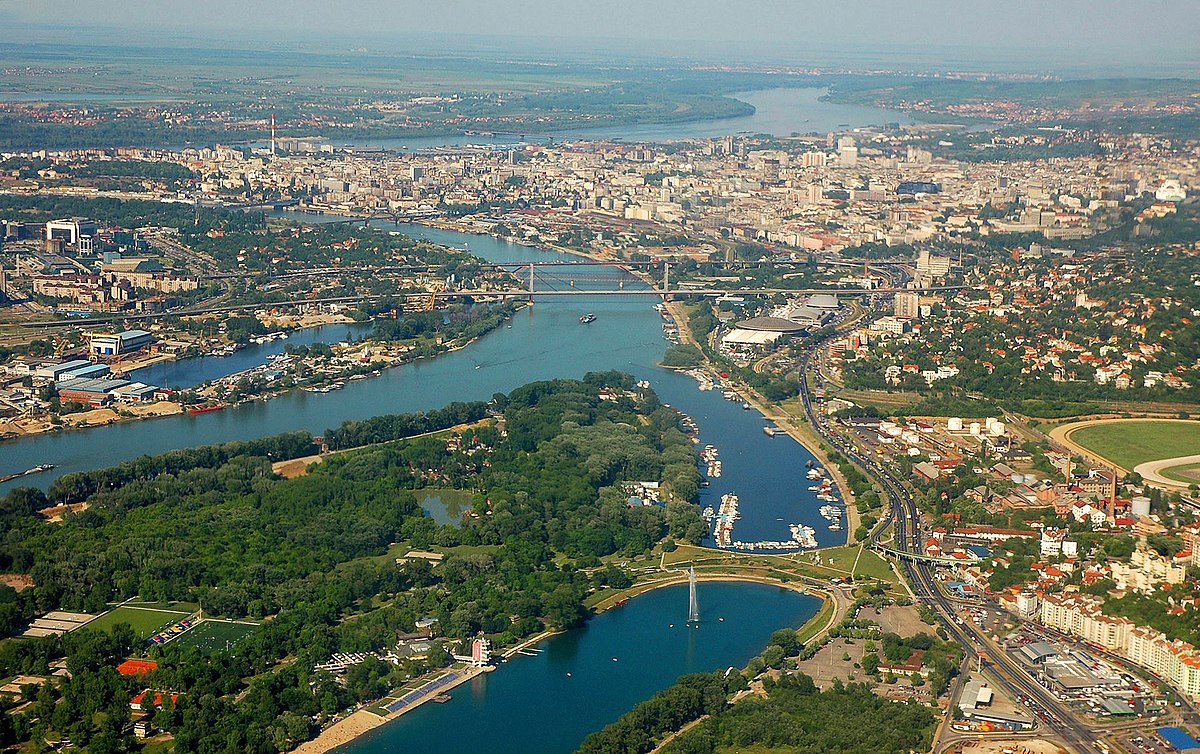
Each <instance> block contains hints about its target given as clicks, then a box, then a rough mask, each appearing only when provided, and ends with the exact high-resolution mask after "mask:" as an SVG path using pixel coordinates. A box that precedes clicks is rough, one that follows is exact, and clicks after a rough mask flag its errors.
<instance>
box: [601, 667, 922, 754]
mask: <svg viewBox="0 0 1200 754" xmlns="http://www.w3.org/2000/svg"><path fill="white" fill-rule="evenodd" d="M745 687H746V679H745V678H744V677H743V676H742V675H741V674H733V675H730V676H728V677H727V676H726V674H725V673H720V672H718V673H707V674H697V675H690V676H684V677H682V678H680V679H679V681H678V682H677V683H676V684H675V685H674V686H672V687H671V688H668V689H666V690H664V691H661V692H659V693H658V694H656V695H654V697H652V698H651V699H649V700H647V701H645V702H643V703H641V704H639V705H638V706H637V707H635V708H634V709H633V710H632V711H630V712H628V713H626V714H625V715H623V716H621V718H620V719H619V720H618V721H617V722H615V723H613V724H611V725H609V726H607V727H606V728H604V730H602V731H599V732H597V733H594V734H592V735H591V736H588V738H587V739H586V740H585V741H584V742H583V745H582V746H580V748H579V754H601V753H602V752H603V753H605V754H607V753H608V752H630V753H631V754H644V752H649V751H652V750H653V749H654V747H655V746H656V744H657V743H658V742H659V741H661V740H662V737H663V736H664V735H665V734H667V733H669V732H671V731H674V730H678V729H679V728H680V727H682V726H683V725H684V724H686V723H689V722H691V721H693V720H699V719H700V718H701V717H702V716H705V715H707V716H708V717H707V719H705V720H703V721H702V722H700V724H699V725H696V726H695V727H693V728H691V729H690V730H688V731H687V732H685V733H683V734H681V735H679V736H678V737H677V738H675V739H674V740H672V741H670V742H669V743H667V744H665V745H664V746H663V748H662V751H663V752H664V754H714V752H720V751H728V750H736V751H744V750H750V749H752V750H755V751H758V750H768V749H769V750H776V749H780V750H784V747H786V750H787V751H803V752H839V754H857V753H858V752H862V753H863V754H889V753H892V752H895V754H906V753H907V752H910V751H924V750H925V749H927V748H928V747H929V743H930V735H931V733H932V731H933V726H934V722H935V718H934V714H933V712H932V711H931V710H930V709H929V708H928V707H925V706H923V705H920V704H917V703H914V702H909V703H899V702H891V701H888V700H885V699H881V698H879V697H877V696H875V695H874V694H873V693H871V690H870V687H869V686H868V685H866V684H850V685H843V684H842V682H841V680H840V679H838V680H835V681H834V683H833V685H832V686H831V687H830V688H829V689H826V690H825V691H818V689H817V687H816V685H815V684H814V683H813V680H812V678H810V677H809V676H807V675H805V674H803V673H796V672H791V673H783V674H782V675H780V676H778V679H777V680H776V678H775V677H774V676H767V677H766V679H765V682H764V690H765V691H766V694H765V696H754V695H751V696H748V697H746V698H744V699H742V700H741V701H739V702H738V703H737V704H732V705H731V704H729V703H728V699H729V697H730V696H731V695H732V694H733V693H734V692H736V691H739V690H742V689H744V688H745Z"/></svg>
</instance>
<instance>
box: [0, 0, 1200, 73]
mask: <svg viewBox="0 0 1200 754" xmlns="http://www.w3.org/2000/svg"><path fill="white" fill-rule="evenodd" d="M5 16H6V17H8V19H9V20H10V21H11V22H17V23H21V22H24V23H39V24H40V23H50V24H61V23H77V24H80V25H105V26H110V25H111V26H125V27H126V28H128V29H130V30H131V31H132V30H136V31H143V30H146V29H161V30H164V31H171V32H193V33H201V34H203V33H212V32H221V33H226V34H236V36H238V37H242V36H243V35H247V34H253V35H259V36H260V37H261V38H263V39H271V40H279V39H285V40H286V39H287V38H288V37H289V36H294V35H296V34H298V33H305V34H310V33H314V32H316V33H330V34H332V33H338V32H340V33H344V34H350V35H353V34H360V35H363V37H364V39H366V38H368V36H370V37H376V36H377V35H380V34H396V35H404V36H408V35H413V34H424V33H431V32H436V33H462V34H471V35H494V36H529V37H542V38H552V37H558V38H562V37H566V38H572V37H574V38H582V37H587V38H614V39H633V40H646V41H649V42H650V43H651V44H650V45H648V46H647V50H648V51H653V46H652V45H653V42H654V41H662V42H663V43H669V42H671V41H680V40H698V41H714V42H715V41H721V42H736V43H740V44H739V47H742V46H744V47H745V48H746V49H748V50H751V51H753V50H754V49H755V48H756V46H762V48H763V49H768V48H772V47H777V46H792V45H795V46H797V47H803V46H806V45H811V44H820V45H823V46H829V45H837V46H845V47H850V48H861V49H864V50H867V49H870V48H873V47H874V48H878V47H881V46H884V47H891V46H897V45H917V46H933V47H939V48H941V47H955V46H965V47H966V48H967V49H970V48H978V49H983V48H992V49H996V48H1000V49H1004V48H1017V47H1019V48H1035V49H1039V50H1041V51H1052V50H1060V51H1063V50H1074V51H1077V52H1078V53H1079V54H1081V55H1088V56H1092V57H1096V58H1100V59H1103V58H1105V57H1106V56H1117V57H1119V58H1122V59H1128V60H1129V61H1130V62H1134V61H1135V60H1136V59H1137V58H1138V57H1148V58H1153V57H1155V56H1161V55H1162V53H1163V50H1173V51H1177V52H1181V53H1182V54H1183V55H1185V56H1188V57H1191V58H1192V59H1193V60H1194V59H1195V58H1196V57H1198V55H1197V53H1196V50H1197V48H1198V47H1200V41H1198V37H1197V31H1198V30H1200V2H1197V0H1137V1H1136V2H1135V1H1134V0H908V1H907V2H900V1H898V0H821V2H812V1H811V0H757V1H750V0H422V1H421V2H413V1H411V0H0V20H3V17H5ZM9 40H10V41H14V38H13V37H10V38H9ZM693 51H694V52H695V53H696V54H697V55H701V56H702V55H703V54H704V52H705V50H704V48H703V47H696V48H693ZM672 52H677V50H672Z"/></svg>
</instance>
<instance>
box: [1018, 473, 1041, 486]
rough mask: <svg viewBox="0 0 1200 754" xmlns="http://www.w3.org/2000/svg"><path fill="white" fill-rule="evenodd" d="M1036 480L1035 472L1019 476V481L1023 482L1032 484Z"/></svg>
mask: <svg viewBox="0 0 1200 754" xmlns="http://www.w3.org/2000/svg"><path fill="white" fill-rule="evenodd" d="M1037 480H1038V475H1037V474H1025V475H1024V476H1022V477H1021V481H1022V482H1024V483H1025V484H1033V483H1034V482H1036V481H1037Z"/></svg>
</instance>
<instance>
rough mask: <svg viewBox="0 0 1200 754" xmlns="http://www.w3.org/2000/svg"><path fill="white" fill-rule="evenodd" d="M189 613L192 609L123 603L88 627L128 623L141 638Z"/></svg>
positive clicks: (100, 627) (109, 627)
mask: <svg viewBox="0 0 1200 754" xmlns="http://www.w3.org/2000/svg"><path fill="white" fill-rule="evenodd" d="M189 615H191V612H190V611H183V610H163V609H160V608H146V607H135V606H133V605H122V606H120V607H117V608H114V609H112V610H109V611H108V612H107V613H105V614H104V615H101V616H100V617H99V618H96V619H95V620H93V621H91V622H90V623H88V624H87V627H88V628H95V629H99V630H101V631H107V630H109V629H111V628H112V627H113V626H115V625H117V624H118V623H128V624H129V625H130V626H132V627H133V632H134V633H135V634H137V636H138V637H139V638H141V639H145V638H147V637H149V636H151V635H152V634H155V633H157V632H158V630H159V629H162V628H165V627H167V626H169V625H171V624H172V623H175V622H176V621H179V620H181V619H183V618H186V617H188V616H189Z"/></svg>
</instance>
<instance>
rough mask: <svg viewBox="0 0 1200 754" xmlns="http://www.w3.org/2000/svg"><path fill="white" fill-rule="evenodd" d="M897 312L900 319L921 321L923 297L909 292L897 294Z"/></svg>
mask: <svg viewBox="0 0 1200 754" xmlns="http://www.w3.org/2000/svg"><path fill="white" fill-rule="evenodd" d="M895 312H896V317H897V318H898V319H920V318H921V296H920V295H919V294H916V293H911V292H909V291H902V292H900V293H897V294H896V301H895Z"/></svg>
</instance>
